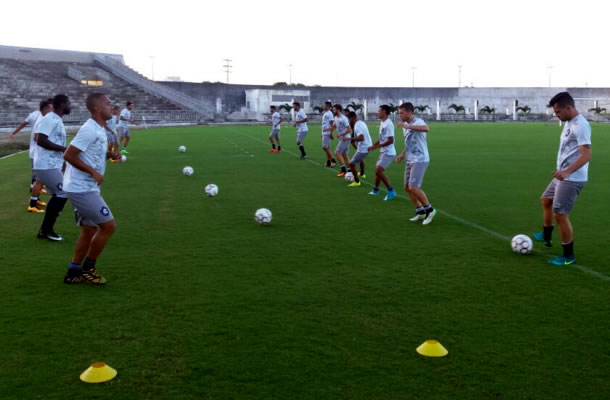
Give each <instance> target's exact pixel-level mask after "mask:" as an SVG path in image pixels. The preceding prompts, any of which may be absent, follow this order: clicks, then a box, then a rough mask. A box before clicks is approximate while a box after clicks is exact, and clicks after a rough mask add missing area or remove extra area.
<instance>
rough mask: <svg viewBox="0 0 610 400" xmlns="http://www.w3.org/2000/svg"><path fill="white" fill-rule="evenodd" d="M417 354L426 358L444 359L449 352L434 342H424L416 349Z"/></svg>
mask: <svg viewBox="0 0 610 400" xmlns="http://www.w3.org/2000/svg"><path fill="white" fill-rule="evenodd" d="M417 352H418V353H419V354H421V355H422V356H427V357H444V356H446V355H447V354H448V353H449V352H448V351H447V349H446V348H444V347H443V345H442V344H440V343H439V342H438V341H436V340H426V341H425V342H424V343H422V344H421V346H419V347H418V348H417Z"/></svg>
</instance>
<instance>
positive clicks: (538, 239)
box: [534, 232, 553, 247]
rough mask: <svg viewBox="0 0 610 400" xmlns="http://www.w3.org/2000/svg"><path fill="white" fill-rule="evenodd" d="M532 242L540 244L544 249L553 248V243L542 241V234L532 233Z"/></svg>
mask: <svg viewBox="0 0 610 400" xmlns="http://www.w3.org/2000/svg"><path fill="white" fill-rule="evenodd" d="M534 240H535V241H537V242H542V243H544V245H545V246H546V247H553V242H551V241H550V240H544V233H542V232H536V233H534Z"/></svg>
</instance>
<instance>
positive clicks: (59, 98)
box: [53, 94, 70, 110]
mask: <svg viewBox="0 0 610 400" xmlns="http://www.w3.org/2000/svg"><path fill="white" fill-rule="evenodd" d="M69 102H70V99H69V98H68V96H66V95H65V94H58V95H55V97H53V108H54V109H56V110H57V109H59V108H61V107H62V106H65V105H66V104H68V103H69Z"/></svg>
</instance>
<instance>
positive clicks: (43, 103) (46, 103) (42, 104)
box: [38, 99, 53, 112]
mask: <svg viewBox="0 0 610 400" xmlns="http://www.w3.org/2000/svg"><path fill="white" fill-rule="evenodd" d="M50 100H51V101H49V100H43V101H41V102H40V105H39V107H38V109H39V110H40V112H42V110H44V109H45V108H47V107H48V106H50V105H51V104H53V99H50Z"/></svg>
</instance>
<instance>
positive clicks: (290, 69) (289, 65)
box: [288, 64, 292, 85]
mask: <svg viewBox="0 0 610 400" xmlns="http://www.w3.org/2000/svg"><path fill="white" fill-rule="evenodd" d="M288 71H289V72H288V73H289V74H290V75H289V77H288V84H289V85H292V64H288Z"/></svg>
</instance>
